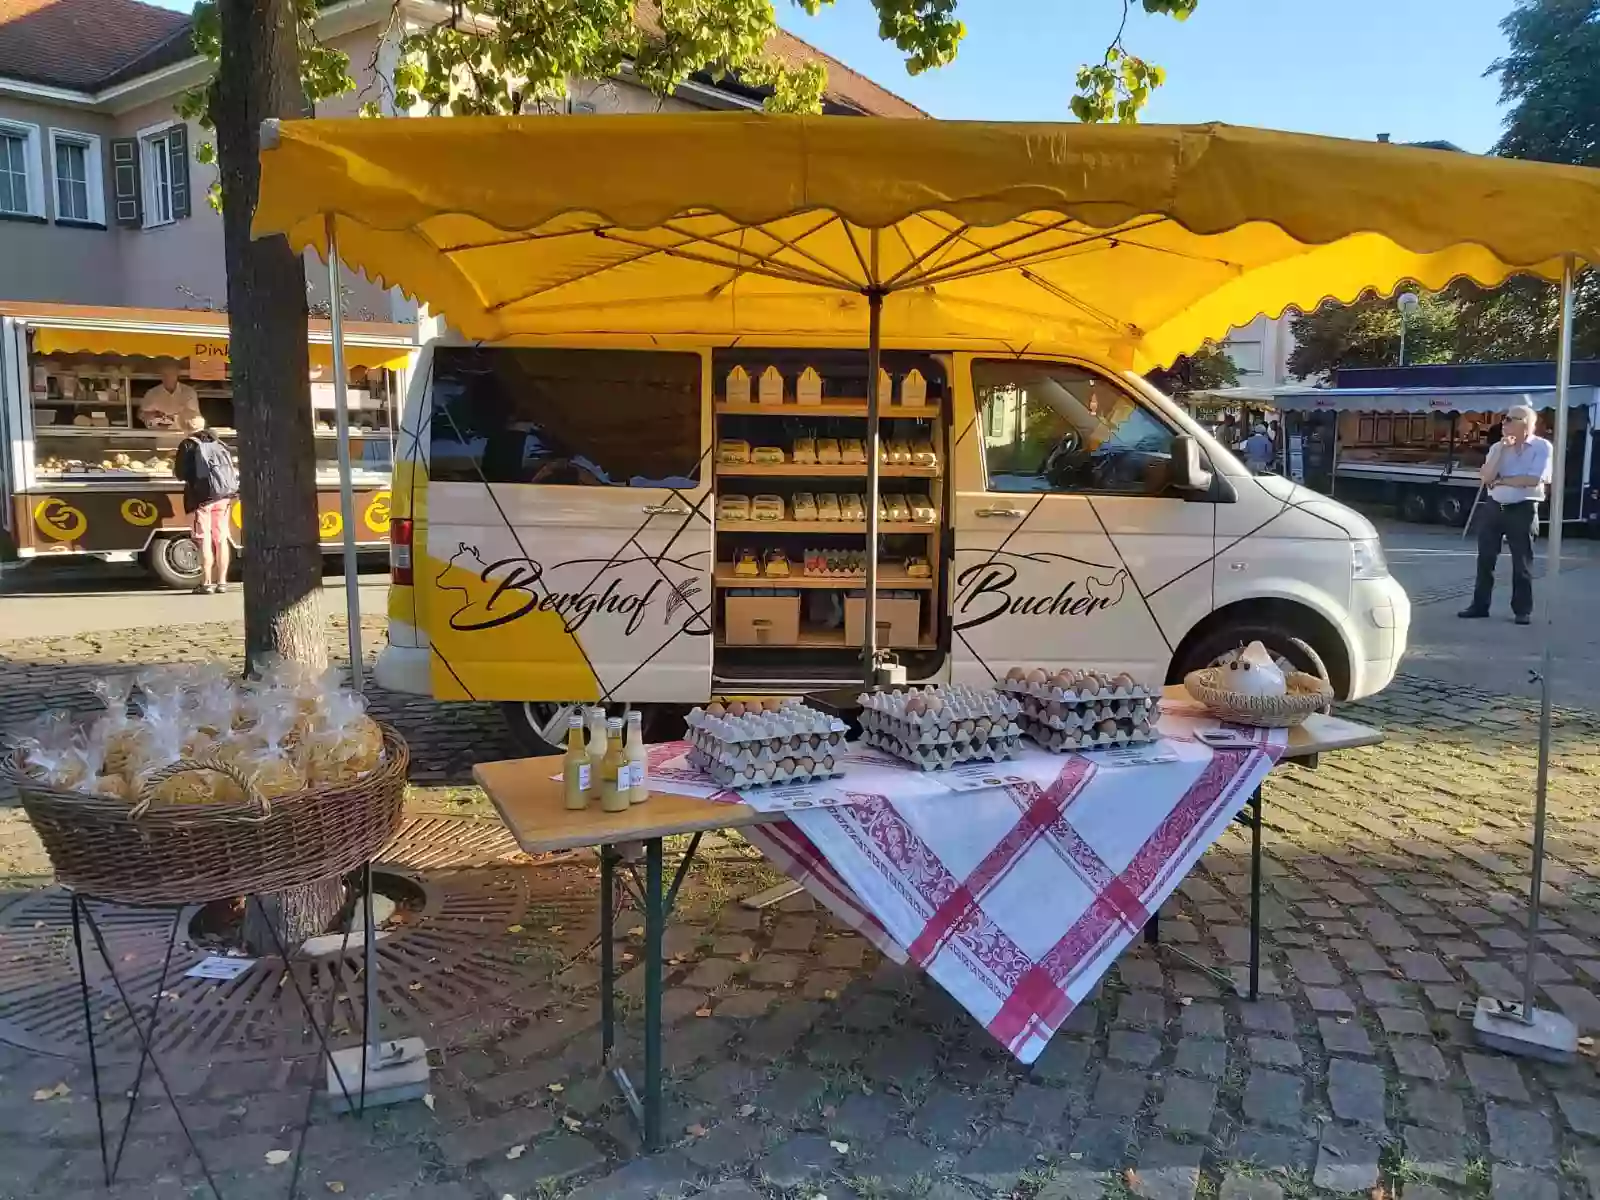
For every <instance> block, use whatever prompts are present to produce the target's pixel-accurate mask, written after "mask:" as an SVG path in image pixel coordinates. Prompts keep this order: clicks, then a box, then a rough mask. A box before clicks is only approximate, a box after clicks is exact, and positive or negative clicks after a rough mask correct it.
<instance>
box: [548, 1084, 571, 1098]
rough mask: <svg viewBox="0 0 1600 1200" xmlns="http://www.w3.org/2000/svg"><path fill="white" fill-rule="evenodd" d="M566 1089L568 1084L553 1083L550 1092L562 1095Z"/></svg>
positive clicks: (554, 1094)
mask: <svg viewBox="0 0 1600 1200" xmlns="http://www.w3.org/2000/svg"><path fill="white" fill-rule="evenodd" d="M566 1090H567V1089H566V1085H565V1084H560V1083H552V1084H551V1085H550V1094H551V1095H552V1096H559V1095H561V1093H562V1092H564V1091H566Z"/></svg>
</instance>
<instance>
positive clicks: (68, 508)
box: [33, 496, 89, 542]
mask: <svg viewBox="0 0 1600 1200" xmlns="http://www.w3.org/2000/svg"><path fill="white" fill-rule="evenodd" d="M33 523H34V524H35V525H37V526H38V527H39V532H40V533H42V534H44V535H45V537H47V538H49V539H50V540H51V541H53V542H70V541H73V540H75V539H76V538H79V537H82V536H83V531H84V530H85V529H87V528H89V518H87V517H85V516H84V515H83V513H82V512H80V511H79V510H78V509H76V508H73V507H72V505H70V504H68V503H67V502H66V501H65V500H59V499H57V498H56V497H55V496H46V497H45V498H44V499H42V500H40V501H39V503H38V504H36V505H34V506H33Z"/></svg>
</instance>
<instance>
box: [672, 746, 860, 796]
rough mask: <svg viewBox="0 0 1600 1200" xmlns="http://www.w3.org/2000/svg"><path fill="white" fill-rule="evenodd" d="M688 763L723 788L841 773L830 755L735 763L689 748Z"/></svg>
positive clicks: (812, 779)
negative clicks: (710, 756)
mask: <svg viewBox="0 0 1600 1200" xmlns="http://www.w3.org/2000/svg"><path fill="white" fill-rule="evenodd" d="M689 762H690V763H691V764H693V765H694V766H695V767H697V768H698V769H700V770H702V771H704V772H705V773H706V774H707V775H709V776H711V778H712V779H713V780H715V781H716V782H717V783H719V784H721V785H722V786H723V787H733V788H748V787H777V786H779V785H781V784H786V783H812V782H815V781H817V780H821V779H837V778H839V777H840V776H841V775H843V774H844V767H843V766H842V760H841V759H840V758H838V757H835V756H833V755H828V756H826V757H825V758H824V759H820V760H818V759H812V758H781V759H779V760H777V761H776V762H771V761H768V762H749V763H744V764H738V765H736V764H730V763H725V762H720V761H717V760H714V759H712V758H709V757H708V756H707V755H705V754H704V753H702V752H701V751H699V750H694V749H691V750H690V751H689ZM806 763H811V766H809V767H808V766H806V765H805V764H806ZM786 764H787V765H786Z"/></svg>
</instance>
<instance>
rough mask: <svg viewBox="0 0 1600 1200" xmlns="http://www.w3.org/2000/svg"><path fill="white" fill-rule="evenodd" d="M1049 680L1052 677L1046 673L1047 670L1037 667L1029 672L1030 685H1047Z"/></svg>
mask: <svg viewBox="0 0 1600 1200" xmlns="http://www.w3.org/2000/svg"><path fill="white" fill-rule="evenodd" d="M1049 678H1050V676H1049V675H1047V674H1046V673H1045V669H1044V668H1043V667H1035V668H1034V669H1033V670H1031V671H1029V672H1028V682H1029V683H1045V682H1047V681H1048V680H1049Z"/></svg>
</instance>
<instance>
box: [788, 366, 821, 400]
mask: <svg viewBox="0 0 1600 1200" xmlns="http://www.w3.org/2000/svg"><path fill="white" fill-rule="evenodd" d="M794 399H795V403H796V404H821V403H822V376H821V375H818V374H817V370H816V368H815V367H807V368H806V369H805V370H804V371H801V372H800V378H799V379H797V380H795V385H794Z"/></svg>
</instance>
